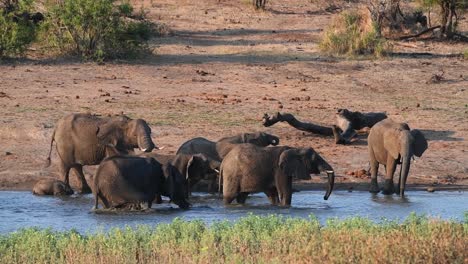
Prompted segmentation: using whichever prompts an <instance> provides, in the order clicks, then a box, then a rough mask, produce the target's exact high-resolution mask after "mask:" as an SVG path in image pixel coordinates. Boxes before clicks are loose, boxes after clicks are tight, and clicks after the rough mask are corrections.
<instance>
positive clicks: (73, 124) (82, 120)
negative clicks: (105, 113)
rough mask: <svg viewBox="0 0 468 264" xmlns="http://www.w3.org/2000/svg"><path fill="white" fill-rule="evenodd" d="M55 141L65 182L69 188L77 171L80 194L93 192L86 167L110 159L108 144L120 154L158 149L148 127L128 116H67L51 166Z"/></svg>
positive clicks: (60, 127) (57, 132) (58, 133)
mask: <svg viewBox="0 0 468 264" xmlns="http://www.w3.org/2000/svg"><path fill="white" fill-rule="evenodd" d="M54 141H55V142H56V149H57V153H58V156H59V158H60V165H59V166H60V171H61V174H62V175H63V178H64V182H65V184H67V185H69V174H70V170H71V169H72V168H73V169H74V170H75V172H76V173H77V175H78V176H79V179H80V181H81V188H80V193H90V192H91V189H90V188H89V185H88V184H87V182H86V179H85V176H84V174H83V165H97V164H99V163H100V162H101V161H102V160H103V159H104V158H105V156H106V145H112V146H113V147H115V149H116V150H117V151H119V152H120V153H127V152H132V151H133V149H134V148H140V149H141V150H142V151H145V152H150V151H151V150H153V148H155V145H154V143H153V141H152V140H151V128H150V127H149V126H148V124H147V123H146V122H145V121H144V120H142V119H130V118H128V117H127V116H124V115H118V116H111V117H106V118H100V117H97V116H95V115H90V114H70V115H67V116H65V117H63V118H62V119H60V120H59V121H58V123H57V126H56V127H55V130H54V133H53V135H52V140H51V142H50V150H49V156H48V158H47V166H49V165H50V154H51V152H52V145H53V142H54Z"/></svg>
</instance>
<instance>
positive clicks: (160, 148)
mask: <svg viewBox="0 0 468 264" xmlns="http://www.w3.org/2000/svg"><path fill="white" fill-rule="evenodd" d="M165 147H166V146H162V147H156V149H159V150H162V149H164V148H165Z"/></svg>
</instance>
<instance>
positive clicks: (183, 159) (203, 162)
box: [141, 153, 221, 197]
mask: <svg viewBox="0 0 468 264" xmlns="http://www.w3.org/2000/svg"><path fill="white" fill-rule="evenodd" d="M141 155H142V156H145V157H152V158H154V159H156V160H157V161H159V162H160V163H161V164H166V163H170V164H172V165H173V166H174V167H175V168H176V169H177V170H178V171H179V173H180V174H182V175H183V176H185V179H186V180H187V191H186V197H188V196H189V195H190V193H191V188H192V187H193V186H194V185H195V184H196V183H198V182H199V181H200V180H202V179H205V177H206V175H212V174H213V173H217V172H216V171H218V169H219V166H220V164H221V163H220V162H218V161H215V160H212V159H210V158H207V157H206V156H205V155H203V154H200V153H199V154H193V155H191V154H176V155H162V154H156V153H143V154H141Z"/></svg>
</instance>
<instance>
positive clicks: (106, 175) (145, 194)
mask: <svg viewBox="0 0 468 264" xmlns="http://www.w3.org/2000/svg"><path fill="white" fill-rule="evenodd" d="M185 185H186V181H185V178H184V176H182V175H181V174H180V173H179V172H178V170H177V169H176V168H175V167H174V166H172V165H171V164H165V165H162V164H161V163H159V162H158V161H156V160H155V159H153V158H144V157H137V156H113V157H109V158H106V159H105V160H103V161H102V162H101V164H100V165H99V167H98V170H97V172H96V175H95V176H94V190H93V191H94V197H95V209H97V208H98V203H99V200H101V201H102V204H103V205H104V207H105V208H129V207H130V208H132V207H136V208H140V204H141V203H146V205H147V207H148V208H151V205H152V203H153V201H154V200H155V198H157V197H158V196H161V195H163V196H168V197H170V198H171V201H172V202H173V203H175V204H177V205H178V206H179V207H180V208H183V209H186V208H188V207H189V205H190V204H189V203H188V202H187V201H186V200H185V190H186V186H185Z"/></svg>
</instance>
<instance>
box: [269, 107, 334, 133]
mask: <svg viewBox="0 0 468 264" xmlns="http://www.w3.org/2000/svg"><path fill="white" fill-rule="evenodd" d="M278 122H287V123H288V124H289V125H291V126H292V127H294V128H296V129H299V130H302V131H306V132H311V133H314V134H319V135H324V136H333V130H332V128H331V127H326V126H321V125H316V124H312V123H304V122H301V121H299V120H297V119H296V118H295V117H294V116H293V115H292V114H289V113H283V114H281V113H279V112H278V113H276V114H275V115H272V116H270V115H268V114H264V115H263V126H265V127H269V126H272V125H274V124H276V123H278Z"/></svg>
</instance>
